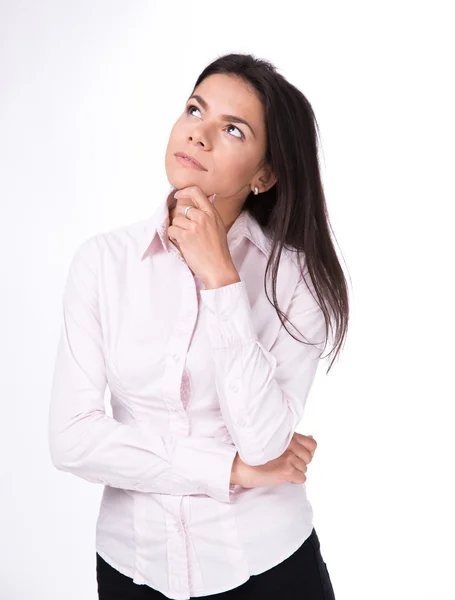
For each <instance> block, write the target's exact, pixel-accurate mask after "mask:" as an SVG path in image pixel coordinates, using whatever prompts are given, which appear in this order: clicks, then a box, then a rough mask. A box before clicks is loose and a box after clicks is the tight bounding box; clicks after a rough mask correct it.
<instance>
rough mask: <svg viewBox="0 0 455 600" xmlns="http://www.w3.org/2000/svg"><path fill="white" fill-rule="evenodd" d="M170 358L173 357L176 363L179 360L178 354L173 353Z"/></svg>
mask: <svg viewBox="0 0 455 600" xmlns="http://www.w3.org/2000/svg"><path fill="white" fill-rule="evenodd" d="M172 358H173V359H174V362H176V363H178V362H179V360H180V356H179V355H178V354H173V356H172Z"/></svg>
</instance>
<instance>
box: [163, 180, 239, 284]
mask: <svg viewBox="0 0 455 600" xmlns="http://www.w3.org/2000/svg"><path fill="white" fill-rule="evenodd" d="M174 198H177V200H178V201H179V202H178V203H177V206H176V208H175V213H174V218H173V220H172V225H170V226H169V228H168V236H169V239H171V240H172V241H175V242H176V243H177V244H178V246H179V248H180V251H181V253H182V255H183V257H184V259H185V261H186V263H187V265H188V267H189V268H190V269H191V271H193V273H194V275H196V277H198V278H199V279H200V280H201V281H202V283H204V284H205V287H206V289H210V288H214V287H221V286H223V285H229V284H230V283H235V282H236V281H240V277H239V275H238V272H237V269H236V268H235V265H234V263H233V261H232V257H231V253H230V251H229V246H228V243H227V234H226V227H225V226H224V223H223V221H222V219H221V217H220V214H219V212H218V211H217V210H216V208H215V206H214V205H213V204H212V202H211V201H209V198H213V195H212V196H209V197H207V196H206V195H205V194H204V192H203V191H202V190H201V188H200V187H198V186H191V187H186V188H183V189H181V190H179V191H178V192H176V193H175V194H174ZM185 200H188V202H185ZM186 206H193V207H195V208H191V209H190V210H189V211H188V216H187V217H185V208H186Z"/></svg>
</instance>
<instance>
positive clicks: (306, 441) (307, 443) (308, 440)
mask: <svg viewBox="0 0 455 600" xmlns="http://www.w3.org/2000/svg"><path fill="white" fill-rule="evenodd" d="M293 439H295V440H296V442H298V443H299V444H300V445H302V446H303V447H304V448H307V449H308V450H309V451H310V452H311V453H312V454H313V455H314V452H315V450H316V448H317V442H316V440H315V439H314V438H313V437H312V436H311V437H310V436H307V435H303V434H302V433H297V432H295V433H294V436H293Z"/></svg>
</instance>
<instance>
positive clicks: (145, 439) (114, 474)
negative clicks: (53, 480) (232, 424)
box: [48, 236, 237, 503]
mask: <svg viewBox="0 0 455 600" xmlns="http://www.w3.org/2000/svg"><path fill="white" fill-rule="evenodd" d="M98 249H99V247H98V241H97V239H96V236H94V237H92V238H89V239H88V240H86V241H85V242H83V243H82V244H81V246H80V247H79V248H78V250H77V251H76V253H75V255H74V256H73V259H72V261H71V264H70V267H69V271H68V275H67V280H66V284H65V290H64V294H63V324H62V329H61V336H60V341H59V345H58V349H57V356H56V361H55V368H54V374H53V381H52V390H51V399H50V408H49V422H48V423H49V424H48V435H49V449H50V455H51V459H52V462H53V464H54V465H55V466H56V467H57V468H58V469H60V470H62V471H68V472H71V473H73V474H75V475H77V476H79V477H81V478H83V479H85V480H87V481H90V482H95V483H102V484H105V485H109V486H111V487H117V488H123V489H128V490H137V491H141V492H155V493H160V494H173V495H191V494H201V493H202V494H206V495H209V496H211V497H213V498H215V499H217V500H219V501H222V502H228V503H229V502H230V499H229V490H230V488H231V486H230V475H231V468H232V463H233V460H234V458H235V455H236V452H237V450H236V448H235V447H234V446H232V445H230V444H226V443H223V442H221V441H219V440H216V439H215V438H202V437H195V436H191V437H183V436H182V437H179V436H176V435H170V434H169V435H163V434H162V432H160V431H157V430H154V429H153V427H150V426H149V425H147V426H144V425H143V424H141V423H139V422H137V423H134V424H124V423H120V422H118V421H116V420H114V419H113V418H112V417H110V416H108V415H107V414H106V412H105V407H104V392H105V390H106V386H107V376H106V364H105V356H104V352H103V334H102V328H101V321H100V314H99V302H98V269H99V265H100V261H99V252H98Z"/></svg>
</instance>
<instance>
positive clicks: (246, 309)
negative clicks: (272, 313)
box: [200, 281, 258, 349]
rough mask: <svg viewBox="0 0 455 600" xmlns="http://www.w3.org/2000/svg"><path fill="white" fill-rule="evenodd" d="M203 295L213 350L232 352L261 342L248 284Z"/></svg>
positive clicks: (237, 284)
mask: <svg viewBox="0 0 455 600" xmlns="http://www.w3.org/2000/svg"><path fill="white" fill-rule="evenodd" d="M200 293H201V301H202V303H203V305H204V306H205V307H206V308H207V319H208V322H207V329H208V335H209V338H210V342H211V344H212V347H213V348H215V349H220V348H229V347H231V346H235V345H237V344H245V343H248V342H252V341H256V340H257V339H258V337H257V334H256V332H255V331H254V327H253V320H252V315H251V305H250V301H249V298H248V294H247V291H246V287H245V282H244V281H236V282H235V283H232V284H230V285H225V286H222V287H219V288H214V289H210V290H201V291H200Z"/></svg>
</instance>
